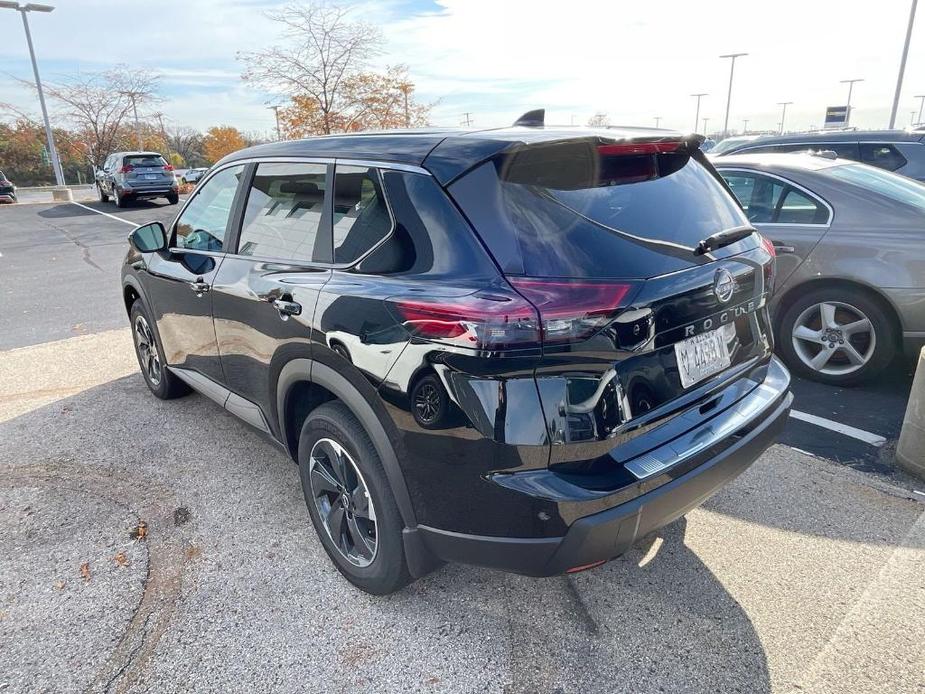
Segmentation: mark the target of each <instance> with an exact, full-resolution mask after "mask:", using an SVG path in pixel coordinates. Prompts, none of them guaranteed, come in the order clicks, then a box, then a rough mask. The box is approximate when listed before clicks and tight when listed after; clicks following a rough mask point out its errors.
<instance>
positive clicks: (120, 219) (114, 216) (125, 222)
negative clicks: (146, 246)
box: [71, 200, 138, 227]
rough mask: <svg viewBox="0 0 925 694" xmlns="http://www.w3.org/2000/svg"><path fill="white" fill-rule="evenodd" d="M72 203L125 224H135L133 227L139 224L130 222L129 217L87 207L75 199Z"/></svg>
mask: <svg viewBox="0 0 925 694" xmlns="http://www.w3.org/2000/svg"><path fill="white" fill-rule="evenodd" d="M71 204H72V205H77V207H82V208H84V209H85V210H90V211H91V212H96V213H97V214H101V215H103V216H104V217H109V218H110V219H115V220H116V221H117V222H122V223H123V224H128V225H129V226H133V227H137V226H138V225H137V224H135V222H130V221H128V220H127V219H122V217H116V215H114V214H109V213H108V212H100V211H99V210H94V209H93V208H92V207H87V206H86V205H81V204H80V203H79V202H74V201H73V200H72V201H71Z"/></svg>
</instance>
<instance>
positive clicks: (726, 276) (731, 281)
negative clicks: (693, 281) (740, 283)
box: [713, 268, 736, 304]
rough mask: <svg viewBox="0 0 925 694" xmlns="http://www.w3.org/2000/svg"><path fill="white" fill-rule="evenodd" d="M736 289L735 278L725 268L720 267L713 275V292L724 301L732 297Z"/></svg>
mask: <svg viewBox="0 0 925 694" xmlns="http://www.w3.org/2000/svg"><path fill="white" fill-rule="evenodd" d="M735 290H736V279H735V277H733V276H732V273H731V272H729V270H727V269H726V268H720V269H719V270H717V271H716V275H714V276H713V293H714V294H715V295H716V298H717V299H719V300H720V302H721V303H724V304H725V303H726V302H727V301H729V300H730V299H731V298H732V295H733V293H734V292H735Z"/></svg>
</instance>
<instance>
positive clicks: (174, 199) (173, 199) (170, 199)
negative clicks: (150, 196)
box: [167, 193, 180, 205]
mask: <svg viewBox="0 0 925 694" xmlns="http://www.w3.org/2000/svg"><path fill="white" fill-rule="evenodd" d="M178 202H180V196H179V195H178V194H177V193H171V194H170V195H168V196H167V204H168V205H176V204H177V203H178Z"/></svg>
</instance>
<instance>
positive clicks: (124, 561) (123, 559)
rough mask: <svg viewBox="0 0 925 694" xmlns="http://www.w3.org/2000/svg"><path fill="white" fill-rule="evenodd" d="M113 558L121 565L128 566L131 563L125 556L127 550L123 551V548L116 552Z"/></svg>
mask: <svg viewBox="0 0 925 694" xmlns="http://www.w3.org/2000/svg"><path fill="white" fill-rule="evenodd" d="M112 560H113V561H114V562H116V564H118V565H119V566H128V564H129V561H128V557H126V556H125V552H123V551H122V550H121V549H120V550H119V551H118V552H116V556H114V557H113V558H112Z"/></svg>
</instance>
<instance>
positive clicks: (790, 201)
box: [720, 171, 829, 224]
mask: <svg viewBox="0 0 925 694" xmlns="http://www.w3.org/2000/svg"><path fill="white" fill-rule="evenodd" d="M720 173H721V174H722V175H723V178H725V179H726V182H727V183H728V184H729V187H730V188H731V189H732V192H733V193H735V196H736V198H738V200H739V203H740V204H741V205H742V208H743V209H744V210H745V215H746V216H747V217H748V220H749V221H750V222H751V223H752V224H771V223H778V224H825V223H826V222H828V218H829V212H828V209H827V208H826V207H825V205H823V204H822V203H821V202H819V201H818V200H815V199H813V198H811V197H809V196H808V195H806V194H804V193H802V192H800V191H799V190H797V189H796V188H794V187H792V186H790V185H787V184H786V183H784V182H783V181H780V180H779V179H776V178H771V177H770V176H762V175H760V174H752V173H743V172H741V171H735V172H732V171H720Z"/></svg>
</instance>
